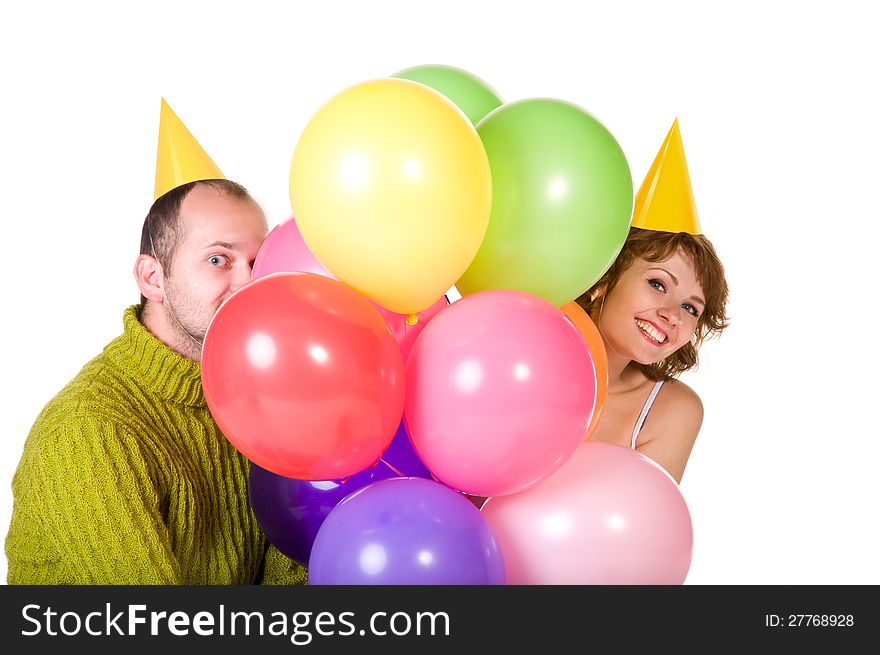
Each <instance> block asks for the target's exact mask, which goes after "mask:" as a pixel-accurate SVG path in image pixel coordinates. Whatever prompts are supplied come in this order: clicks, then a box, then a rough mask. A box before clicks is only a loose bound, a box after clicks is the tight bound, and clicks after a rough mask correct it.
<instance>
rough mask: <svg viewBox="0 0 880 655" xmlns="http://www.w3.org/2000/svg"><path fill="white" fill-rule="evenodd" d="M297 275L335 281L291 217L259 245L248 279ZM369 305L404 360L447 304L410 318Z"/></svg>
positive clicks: (443, 299) (439, 303) (440, 303)
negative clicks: (275, 275) (326, 278)
mask: <svg viewBox="0 0 880 655" xmlns="http://www.w3.org/2000/svg"><path fill="white" fill-rule="evenodd" d="M297 271H302V272H304V273H315V274H317V275H323V276H324V277H329V278H331V279H334V280H335V279H336V278H335V277H334V276H333V274H332V273H331V272H330V271H328V270H327V269H326V268H324V265H323V264H321V262H319V261H318V259H317V258H316V257H315V256H314V255H313V254H312V251H311V250H309V247H308V246H307V245H306V242H305V240H303V238H302V235H301V234H300V232H299V228H297V226H296V220H295V219H294V218H293V217H292V216H291V217H290V218H288V219H286V220H285V221H284V222H283V223H280V224H279V225H277V226H275V228H273V229H272V231H271V232H269V236H267V237H266V240H265V241H263V244H262V245H261V246H260V250H259V251H258V252H257V258H256V260H255V261H254V268H253V271H252V272H251V279H252V280H255V279H257V278H259V277H263V276H265V275H269V274H270V273H295V272H297ZM368 300H369V298H368ZM370 302H371V303H373V306H374V307H375V308H376V309H377V310H379V313H380V314H382V318H384V319H385V323H386V324H387V325H388V328H389V329H390V330H391V334H393V335H394V338H395V339H396V340H397V345H398V346H400V352H401V354H402V355H403V357H404V359H406V356H407V354H409V351H410V349H411V348H412V344H413V342H414V341H415V340H416V337H417V336H418V335H419V334H420V333H421V331H422V330H423V329H424V328H425V326H426V325H427V324H428V321H430V320H431V319H432V318H433V317H434V316H435V315H436V314H437V312H439V311H440V310H441V309H443V308H444V307H446V306H447V305H448V304H449V302H448V301H447V300H446V297H445V296H441V297H440V298H439V299H438V300H437V302H435V303H434V304H433V305H431V306H430V307H428V309H425V310H423V311H421V312H419V313H418V314H414V315H413V316H412V317H410V316H407V315H406V314H395V313H394V312H392V311H389V310H387V309H385V308H384V307H382V306H381V305H378V304H376V303H375V302H373V301H372V300H370Z"/></svg>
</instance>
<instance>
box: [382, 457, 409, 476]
mask: <svg viewBox="0 0 880 655" xmlns="http://www.w3.org/2000/svg"><path fill="white" fill-rule="evenodd" d="M379 461H380V462H382V463H383V464H384V465H385V466H387V467H388V468H390V469H391V470H392V471H394V472H395V473H396V474H397V475H399V476H400V477H402V478H405V477H407V476H406V475H404V474H403V473H402V472H401V471H399V470H398V469H397V468H395V467H394V466H391V464H389V463H388V462H386V461H385V460H384V459H382V458H381V457H380V458H379Z"/></svg>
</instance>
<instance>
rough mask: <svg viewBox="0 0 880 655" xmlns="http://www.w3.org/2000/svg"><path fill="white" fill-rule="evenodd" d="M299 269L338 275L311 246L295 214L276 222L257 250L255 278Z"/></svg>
mask: <svg viewBox="0 0 880 655" xmlns="http://www.w3.org/2000/svg"><path fill="white" fill-rule="evenodd" d="M297 271H302V272H303V273H315V274H316V275H323V276H324V277H329V278H332V279H334V280H335V279H336V278H335V277H334V276H333V274H332V273H330V271H328V270H327V269H326V268H324V265H323V264H321V262H319V261H318V260H317V258H316V257H315V256H314V255H313V254H312V251H311V250H309V247H308V246H307V245H306V242H305V241H303V238H302V235H301V234H300V233H299V228H297V226H296V221H295V220H294V218H293V216H291V217H290V218H288V219H287V220H285V221H284V222H282V223H280V224H279V225H276V226H275V227H274V228H273V229H272V231H271V232H269V236H267V237H266V240H265V241H263V245H261V246H260V250H259V251H258V252H257V258H256V260H254V268H253V270H252V271H251V279H252V280H256V279H257V278H258V277H263V276H264V275H269V274H270V273H295V272H297Z"/></svg>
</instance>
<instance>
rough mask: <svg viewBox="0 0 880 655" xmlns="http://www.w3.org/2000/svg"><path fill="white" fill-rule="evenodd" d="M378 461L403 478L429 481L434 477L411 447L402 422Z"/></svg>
mask: <svg viewBox="0 0 880 655" xmlns="http://www.w3.org/2000/svg"><path fill="white" fill-rule="evenodd" d="M379 459H380V460H381V461H383V462H384V463H385V464H387V465H388V466H390V467H391V468H392V469H394V470H395V471H397V473H398V475H401V476H403V477H411V478H427V479H429V480H431V479H433V477H434V476H432V475H431V471H429V470H428V467H426V466H425V465H424V464H423V463H422V460H420V459H419V456H418V455H417V454H416V451H415V449H414V448H413V447H412V442H411V441H410V439H409V434H408V433H407V431H406V427H405V426H404V425H403V421H401V422H400V425H399V426H398V428H397V432H396V433H395V435H394V439H392V440H391V445H390V446H388V448H387V449H386V450H385V452H384V453H382V456H381V457H380V458H379Z"/></svg>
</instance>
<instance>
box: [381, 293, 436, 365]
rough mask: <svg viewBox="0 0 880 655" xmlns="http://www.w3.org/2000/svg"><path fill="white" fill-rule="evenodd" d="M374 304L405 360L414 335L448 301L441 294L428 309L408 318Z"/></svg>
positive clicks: (420, 330)
mask: <svg viewBox="0 0 880 655" xmlns="http://www.w3.org/2000/svg"><path fill="white" fill-rule="evenodd" d="M374 304H375V303H374ZM375 306H376V309H378V310H379V313H380V314H382V318H384V319H385V322H386V323H387V324H388V327H389V328H390V330H391V334H393V335H394V338H395V339H397V345H398V346H400V354H401V355H403V359H404V360H406V358H407V356H409V353H410V351H411V350H412V345H413V344H414V343H415V341H416V337H418V336H419V334H421V333H422V330H424V329H425V326H426V325H427V324H428V321H430V320H431V319H432V318H434V317H435V316H436V315H437V314H438V313H439V312H440V310H442V309H445V308H446V307H448V306H449V301H448V300H447V299H446V296H441V297H440V299H439V300H438V301H437V302H435V303H434V304H433V305H431V306H430V307H428V309H425V310H422V311H420V312H419V313H417V314H412V315H411V316H412V317H414V318H410V316H407V315H406V314H395V313H394V312H392V311H390V310H388V309H385V308H384V307H381V306H380V305H375Z"/></svg>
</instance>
